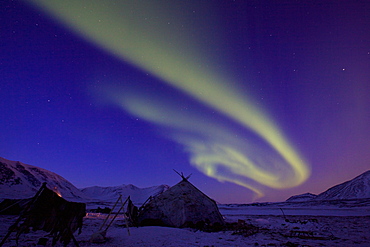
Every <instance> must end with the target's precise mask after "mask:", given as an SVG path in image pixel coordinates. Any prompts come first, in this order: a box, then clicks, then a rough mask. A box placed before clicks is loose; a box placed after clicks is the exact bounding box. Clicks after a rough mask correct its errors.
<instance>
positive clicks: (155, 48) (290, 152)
mask: <svg viewBox="0 0 370 247" xmlns="http://www.w3.org/2000/svg"><path fill="white" fill-rule="evenodd" d="M28 2H31V3H32V4H34V5H35V6H37V7H39V8H41V9H42V10H44V11H45V12H46V13H48V14H49V15H51V16H52V17H54V18H55V19H57V20H58V21H60V22H61V23H63V24H65V25H67V26H68V27H70V28H71V29H72V30H73V31H75V32H76V33H77V34H78V35H80V36H82V37H84V38H85V39H86V40H87V41H89V42H92V43H94V44H96V45H98V46H99V47H101V48H103V49H105V50H107V51H109V52H110V53H111V54H113V55H115V56H117V57H119V58H120V59H122V60H123V61H125V62H128V63H130V64H132V65H134V66H137V67H139V68H141V69H142V70H144V71H146V72H148V73H150V74H152V75H154V76H156V77H157V78H159V79H161V80H162V81H163V82H164V83H167V84H168V85H170V86H172V87H174V88H176V89H178V90H180V91H181V92H183V93H186V94H187V95H189V96H191V97H192V98H194V99H195V100H197V101H199V102H201V103H203V104H205V105H206V106H207V107H210V108H212V109H213V110H214V111H217V112H218V113H219V114H222V115H224V116H225V117H227V118H229V119H231V120H233V121H234V122H236V123H238V124H240V125H242V126H243V127H244V128H245V129H246V131H253V132H254V133H255V134H256V135H258V136H259V137H260V138H261V139H263V140H264V141H265V142H266V145H268V146H270V147H272V148H273V149H274V152H276V153H277V154H278V155H279V156H280V159H278V161H275V160H274V155H270V154H268V153H269V151H266V150H262V149H261V148H255V147H253V143H251V141H249V142H250V143H248V140H245V139H241V138H239V139H238V138H237V137H236V136H237V134H236V133H235V132H234V131H233V130H231V129H230V128H227V127H225V126H223V125H221V124H218V123H214V122H211V121H209V120H204V118H202V116H200V114H197V113H186V114H184V113H183V112H179V111H178V110H176V108H175V106H173V103H171V102H168V100H166V99H159V98H158V97H156V96H155V95H147V93H146V95H145V97H144V93H143V92H140V90H139V92H138V91H134V92H131V93H127V90H122V89H118V90H117V88H113V87H110V86H105V89H104V90H102V91H104V93H103V96H104V97H106V98H109V100H111V101H113V103H115V104H118V105H120V106H121V107H123V108H124V109H125V110H126V111H128V112H130V113H131V114H134V115H136V116H140V117H142V118H144V119H146V120H147V121H150V122H152V123H155V124H158V125H159V126H164V127H167V128H170V129H171V131H170V138H172V139H173V140H175V141H177V142H178V143H181V144H182V145H184V146H185V147H186V150H187V151H188V152H189V153H190V155H191V163H192V164H193V165H195V166H196V167H197V168H198V169H199V170H200V171H202V172H203V173H204V174H206V175H208V176H210V177H213V178H216V179H218V180H219V181H228V182H233V183H235V184H238V185H241V186H244V187H246V188H249V189H251V190H252V191H254V192H255V193H256V196H257V197H261V196H263V192H262V188H260V187H261V186H260V185H263V186H268V187H272V188H277V189H282V188H289V187H294V186H297V185H300V184H301V183H303V182H304V181H305V180H306V179H307V178H308V177H309V175H310V169H309V167H308V165H307V164H306V163H305V162H304V161H303V159H302V158H301V157H300V155H298V153H297V152H296V151H295V150H294V149H293V147H292V145H291V144H290V143H289V142H288V141H287V140H286V138H284V135H283V133H282V132H281V131H280V130H279V128H278V127H277V125H276V124H274V123H273V121H272V120H271V119H270V118H269V117H268V116H267V114H265V113H264V112H263V110H262V109H259V108H258V107H257V106H256V104H253V102H252V101H251V100H250V98H251V97H247V96H246V95H245V94H244V93H241V90H239V89H238V88H237V86H236V85H234V84H233V83H232V81H235V80H233V79H231V77H230V76H225V75H224V74H222V73H220V71H219V70H217V69H215V67H216V66H215V64H214V62H211V61H213V60H212V59H209V56H207V55H206V53H207V52H206V50H211V49H212V47H205V45H204V44H203V43H202V42H201V41H200V42H199V40H203V39H204V34H202V30H204V29H206V28H207V27H210V26H212V27H214V26H217V18H212V17H204V18H203V19H199V18H198V19H196V18H195V19H194V20H195V22H191V23H189V21H188V20H189V15H191V14H192V13H194V11H192V6H196V5H194V2H193V1H186V4H185V3H184V1H179V0H173V1H150V0H148V1H144V0H143V1H122V0H115V1H114V0H110V1H108V0H106V1H100V0H28ZM192 4H193V5H192ZM198 4H199V2H198ZM207 33H208V35H209V36H210V37H208V39H214V38H217V37H219V35H218V34H217V32H216V31H215V30H214V29H209V28H208V31H207ZM199 36H203V37H202V38H199ZM207 58H208V59H207ZM128 91H130V90H128ZM221 99H222V100H221ZM246 149H249V150H254V151H255V152H254V151H249V152H246V151H245V150H246ZM259 156H265V157H267V158H266V159H262V158H260V157H259ZM256 160H260V162H256ZM266 162H270V163H274V164H271V165H270V164H266Z"/></svg>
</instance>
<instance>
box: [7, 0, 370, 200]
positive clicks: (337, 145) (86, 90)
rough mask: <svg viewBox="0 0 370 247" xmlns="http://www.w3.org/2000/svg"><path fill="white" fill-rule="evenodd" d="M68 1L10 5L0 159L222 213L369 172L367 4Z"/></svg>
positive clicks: (369, 22)
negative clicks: (152, 190)
mask: <svg viewBox="0 0 370 247" xmlns="http://www.w3.org/2000/svg"><path fill="white" fill-rule="evenodd" d="M58 2H60V1H56V0H50V1H44V0H39V1H38V0H29V1H10V0H4V1H2V2H1V4H0V16H1V24H0V26H1V28H0V35H1V41H0V42H1V43H0V44H1V46H0V47H1V53H0V73H1V74H0V75H1V81H0V113H1V121H0V129H1V135H0V156H1V157H4V158H6V159H10V160H19V161H21V162H23V163H26V164H30V165H35V166H39V167H42V168H44V169H47V170H50V171H52V172H55V173H57V174H59V175H61V176H63V177H64V178H66V179H67V180H69V181H70V182H71V183H73V184H74V185H75V186H76V187H78V188H82V187H88V186H94V185H98V186H117V185H121V184H134V185H136V186H138V187H148V186H153V185H159V184H168V185H174V184H175V183H177V182H178V181H179V180H180V177H179V176H177V175H176V174H175V173H174V172H173V169H175V170H177V171H179V172H183V173H184V174H185V175H189V174H192V176H191V178H190V182H192V183H193V184H194V185H195V186H197V187H198V188H199V189H201V190H202V191H203V192H204V193H206V194H207V195H209V196H210V197H211V198H213V199H215V200H216V201H217V202H220V203H249V202H252V201H253V200H255V201H283V200H286V199H287V198H288V197H289V196H291V195H295V194H301V193H306V192H311V193H320V192H323V191H324V190H326V189H328V188H329V187H331V186H333V185H336V184H338V183H341V182H344V181H346V180H349V179H352V178H353V177H355V176H357V175H359V174H361V173H363V172H365V171H367V170H369V169H370V152H369V147H370V96H369V93H370V15H369V13H370V3H369V2H368V1H319V2H316V3H312V1H265V0H262V1H243V0H236V1H221V0H220V1H195V0H191V1H180V0H174V1H141V2H139V3H138V2H137V1H113V0H112V1H104V3H103V4H102V2H101V1H95V0H94V1H93V0H92V1H77V2H79V4H75V3H76V2H74V1H61V2H63V3H61V4H59V3H58ZM93 2H94V3H95V4H93ZM277 2H278V3H277ZM58 4H59V5H58ZM63 4H64V5H63ZM98 4H101V6H100V5H99V6H98ZM62 5H63V6H62ZM61 6H62V7H61ZM85 10H86V12H83V11H85ZM100 23H101V24H100ZM99 25H102V26H99ZM289 157H292V158H291V159H290V158H289ZM275 176H276V177H275ZM259 193H260V196H261V197H259V198H257V197H256V195H257V194H259ZM262 194H263V196H262Z"/></svg>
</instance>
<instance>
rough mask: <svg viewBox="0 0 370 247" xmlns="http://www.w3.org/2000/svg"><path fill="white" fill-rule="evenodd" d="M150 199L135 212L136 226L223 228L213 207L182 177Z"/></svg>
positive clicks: (201, 193)
mask: <svg viewBox="0 0 370 247" xmlns="http://www.w3.org/2000/svg"><path fill="white" fill-rule="evenodd" d="M182 178H183V179H182V181H180V182H179V183H178V184H176V185H174V186H173V187H171V188H170V189H168V190H167V191H165V192H163V193H161V194H159V195H158V196H156V197H154V198H152V199H151V200H150V201H149V202H148V203H147V204H145V205H143V207H142V208H141V209H140V211H139V216H138V222H139V224H140V225H162V226H170V227H196V226H199V225H210V226H215V225H224V224H225V222H224V219H223V217H222V215H221V214H220V212H219V210H218V207H217V204H216V202H215V201H214V200H212V199H211V198H209V197H208V196H207V195H205V194H204V193H203V192H201V191H200V190H199V189H198V188H196V187H195V186H194V185H193V184H191V183H190V182H189V181H188V180H187V179H186V178H184V177H183V176H182Z"/></svg>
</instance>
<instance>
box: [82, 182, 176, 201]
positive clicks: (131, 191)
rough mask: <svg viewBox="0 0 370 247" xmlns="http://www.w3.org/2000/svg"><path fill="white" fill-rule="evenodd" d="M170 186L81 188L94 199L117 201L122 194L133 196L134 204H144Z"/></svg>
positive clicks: (125, 196)
mask: <svg viewBox="0 0 370 247" xmlns="http://www.w3.org/2000/svg"><path fill="white" fill-rule="evenodd" d="M168 188H169V186H168V185H159V186H152V187H148V188H138V187H136V186H135V185H132V184H129V185H120V186H112V187H99V186H93V187H87V188H84V189H81V191H82V192H83V193H84V194H85V195H87V196H88V197H90V198H92V199H93V200H94V201H101V202H115V201H116V200H117V198H118V197H119V195H122V197H123V198H127V197H128V196H131V200H132V201H133V203H134V204H143V203H144V202H145V201H146V200H147V199H148V198H149V197H150V196H155V195H158V194H160V193H162V192H164V191H166V190H167V189H168Z"/></svg>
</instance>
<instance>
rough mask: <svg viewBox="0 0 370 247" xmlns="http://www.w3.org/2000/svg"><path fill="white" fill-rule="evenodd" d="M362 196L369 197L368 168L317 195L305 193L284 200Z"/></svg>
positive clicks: (357, 197) (321, 199)
mask: <svg viewBox="0 0 370 247" xmlns="http://www.w3.org/2000/svg"><path fill="white" fill-rule="evenodd" d="M364 198H370V170H369V171H367V172H364V173H362V174H361V175H359V176H357V177H355V178H354V179H352V180H349V181H347V182H344V183H341V184H338V185H335V186H333V187H331V188H329V189H328V190H326V191H324V192H322V193H321V194H319V195H315V194H311V193H305V194H301V195H296V196H292V197H289V198H288V199H287V200H286V202H306V201H311V200H316V201H323V200H350V199H364Z"/></svg>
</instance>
